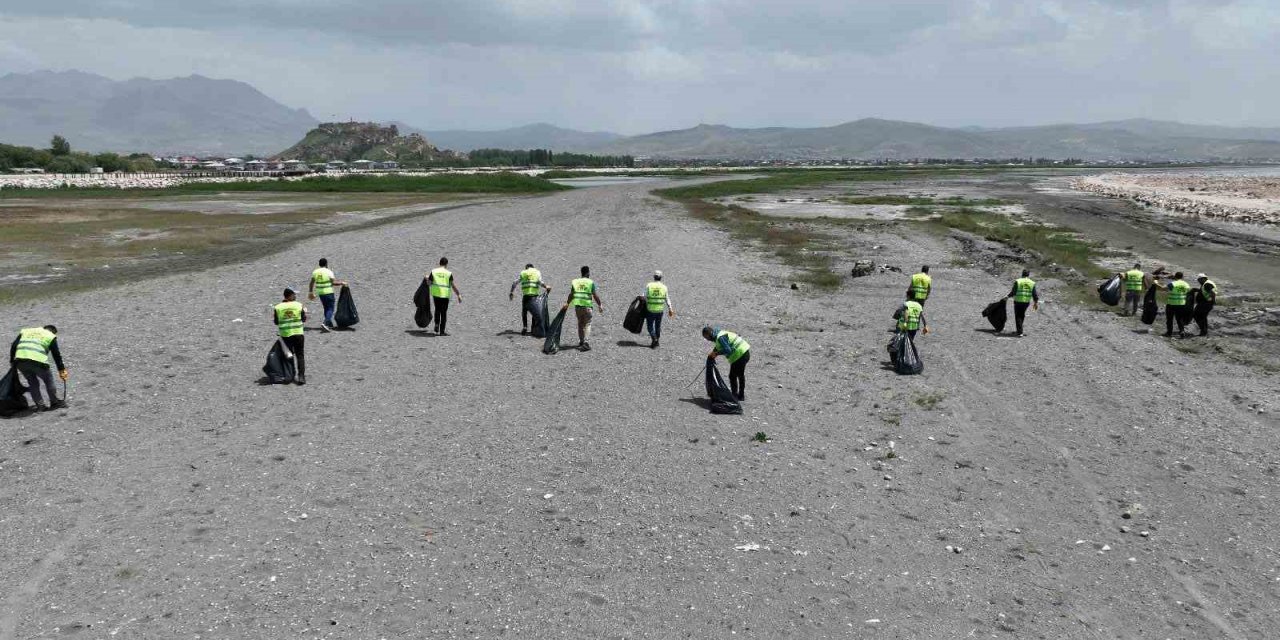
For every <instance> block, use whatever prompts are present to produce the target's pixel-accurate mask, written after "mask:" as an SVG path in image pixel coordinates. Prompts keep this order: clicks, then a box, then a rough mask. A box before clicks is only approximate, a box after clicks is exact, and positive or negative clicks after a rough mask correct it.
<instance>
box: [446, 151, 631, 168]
mask: <svg viewBox="0 0 1280 640" xmlns="http://www.w3.org/2000/svg"><path fill="white" fill-rule="evenodd" d="M467 156H468V157H469V162H468V164H470V165H471V166H475V167H634V166H635V164H636V159H635V158H633V157H631V156H593V155H589V154H585V153H568V152H560V153H555V152H552V151H551V150H550V149H476V150H475V151H472V152H471V153H469V154H467Z"/></svg>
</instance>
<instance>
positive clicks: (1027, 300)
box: [1005, 269, 1040, 337]
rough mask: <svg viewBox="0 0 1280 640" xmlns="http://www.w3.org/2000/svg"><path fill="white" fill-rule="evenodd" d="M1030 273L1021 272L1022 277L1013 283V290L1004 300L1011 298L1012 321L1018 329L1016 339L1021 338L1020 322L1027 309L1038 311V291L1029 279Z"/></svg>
mask: <svg viewBox="0 0 1280 640" xmlns="http://www.w3.org/2000/svg"><path fill="white" fill-rule="evenodd" d="M1030 276H1031V272H1030V271H1028V270H1027V269H1023V270H1022V277H1021V278H1018V279H1017V280H1014V281H1013V289H1011V290H1010V291H1009V295H1007V296H1005V299H1006V300H1007V299H1009V298H1013V321H1014V323H1015V325H1016V326H1017V329H1018V337H1022V336H1023V333H1022V321H1023V320H1025V319H1026V317H1027V307H1032V308H1033V309H1034V310H1036V311H1039V310H1040V291H1039V290H1038V289H1036V281H1035V280H1032V279H1031V277H1030Z"/></svg>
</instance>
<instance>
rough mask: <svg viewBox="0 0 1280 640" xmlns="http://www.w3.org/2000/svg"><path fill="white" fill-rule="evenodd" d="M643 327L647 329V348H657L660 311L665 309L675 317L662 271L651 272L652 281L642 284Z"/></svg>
mask: <svg viewBox="0 0 1280 640" xmlns="http://www.w3.org/2000/svg"><path fill="white" fill-rule="evenodd" d="M644 297H645V310H646V311H647V312H648V313H647V314H645V319H644V322H645V327H646V328H647V329H648V330H649V348H650V349H657V348H658V342H659V341H660V340H661V339H662V312H663V311H666V312H667V314H669V315H670V316H671V317H672V318H674V317H676V310H675V307H672V306H671V295H670V294H669V293H668V292H667V285H665V284H663V283H662V272H661V271H654V272H653V282H650V283H649V284H646V285H645V286H644Z"/></svg>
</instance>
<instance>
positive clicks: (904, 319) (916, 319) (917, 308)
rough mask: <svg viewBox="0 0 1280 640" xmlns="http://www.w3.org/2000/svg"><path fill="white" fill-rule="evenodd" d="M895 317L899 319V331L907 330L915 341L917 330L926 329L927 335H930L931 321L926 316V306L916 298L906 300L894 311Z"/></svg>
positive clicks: (908, 335)
mask: <svg viewBox="0 0 1280 640" xmlns="http://www.w3.org/2000/svg"><path fill="white" fill-rule="evenodd" d="M893 318H894V319H895V320H897V321H898V331H905V332H906V334H907V337H908V338H911V339H912V340H913V341H914V340H915V339H916V331H919V330H920V329H924V334H925V335H926V336H927V335H929V321H928V320H926V319H925V317H924V306H923V305H921V304H920V303H919V302H916V301H915V300H904V301H903V302H902V306H900V307H898V310H897V311H895V312H894V313H893Z"/></svg>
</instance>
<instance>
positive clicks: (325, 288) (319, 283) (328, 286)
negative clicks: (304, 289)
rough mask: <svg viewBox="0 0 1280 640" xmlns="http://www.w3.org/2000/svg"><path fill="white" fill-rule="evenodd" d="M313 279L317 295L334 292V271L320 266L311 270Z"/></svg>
mask: <svg viewBox="0 0 1280 640" xmlns="http://www.w3.org/2000/svg"><path fill="white" fill-rule="evenodd" d="M311 281H312V282H314V283H316V295H318V296H327V295H329V294H331V293H333V272H332V271H330V270H328V269H326V268H324V267H320V268H319V269H316V270H315V271H312V272H311Z"/></svg>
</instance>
